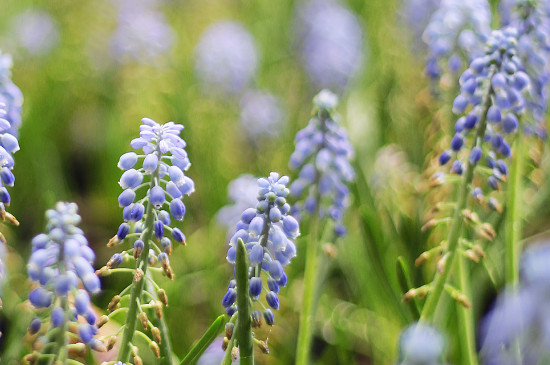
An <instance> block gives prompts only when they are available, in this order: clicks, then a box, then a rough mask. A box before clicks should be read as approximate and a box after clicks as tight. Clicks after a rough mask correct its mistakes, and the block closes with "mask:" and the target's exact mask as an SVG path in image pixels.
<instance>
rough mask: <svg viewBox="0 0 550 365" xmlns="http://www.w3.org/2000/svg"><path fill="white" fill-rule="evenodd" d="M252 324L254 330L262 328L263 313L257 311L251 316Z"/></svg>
mask: <svg viewBox="0 0 550 365" xmlns="http://www.w3.org/2000/svg"><path fill="white" fill-rule="evenodd" d="M250 317H251V318H250V319H251V322H252V328H260V327H262V313H261V312H260V311H259V310H255V311H253V312H252V313H251V314H250Z"/></svg>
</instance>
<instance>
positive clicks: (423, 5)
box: [401, 0, 441, 50]
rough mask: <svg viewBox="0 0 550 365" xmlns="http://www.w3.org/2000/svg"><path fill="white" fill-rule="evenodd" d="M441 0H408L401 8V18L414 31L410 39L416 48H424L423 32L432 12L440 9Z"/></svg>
mask: <svg viewBox="0 0 550 365" xmlns="http://www.w3.org/2000/svg"><path fill="white" fill-rule="evenodd" d="M440 4H441V0H406V1H404V2H403V8H402V9H401V18H402V19H403V20H404V22H405V24H406V25H407V27H408V28H409V29H410V30H411V31H412V35H411V37H410V40H411V41H412V42H413V48H414V50H423V49H424V48H426V44H425V43H424V42H422V41H421V39H422V34H423V33H424V30H425V29H426V26H427V25H428V22H429V21H430V18H431V16H432V14H433V13H434V12H435V11H436V10H437V9H439V5H440Z"/></svg>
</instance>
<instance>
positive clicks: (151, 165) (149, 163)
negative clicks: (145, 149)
mask: <svg viewBox="0 0 550 365" xmlns="http://www.w3.org/2000/svg"><path fill="white" fill-rule="evenodd" d="M158 163H159V158H158V156H157V155H156V154H153V153H152V154H149V155H147V156H145V159H144V160H143V170H145V172H148V173H152V172H153V171H155V170H156V169H157V166H158Z"/></svg>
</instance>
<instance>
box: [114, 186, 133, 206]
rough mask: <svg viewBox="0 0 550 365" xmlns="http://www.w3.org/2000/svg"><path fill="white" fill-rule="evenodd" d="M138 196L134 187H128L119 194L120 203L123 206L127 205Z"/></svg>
mask: <svg viewBox="0 0 550 365" xmlns="http://www.w3.org/2000/svg"><path fill="white" fill-rule="evenodd" d="M135 198H136V193H135V191H134V190H132V189H126V190H124V191H123V192H122V193H120V195H119V196H118V205H119V206H120V207H121V208H122V207H127V206H128V205H130V204H132V203H133V202H134V199H135Z"/></svg>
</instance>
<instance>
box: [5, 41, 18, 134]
mask: <svg viewBox="0 0 550 365" xmlns="http://www.w3.org/2000/svg"><path fill="white" fill-rule="evenodd" d="M12 65H13V63H12V59H11V56H10V55H8V54H5V53H4V54H2V52H1V51H0V104H3V105H4V108H5V113H4V115H2V116H0V117H2V118H3V119H4V120H5V121H7V122H8V123H9V126H7V125H5V124H4V125H2V131H7V132H8V133H10V134H12V135H14V136H17V135H18V130H19V127H20V126H21V111H22V106H23V94H22V93H21V90H19V88H18V87H17V86H16V85H15V84H14V83H13V82H12V81H11V79H10V77H11V67H12ZM6 127H7V128H6Z"/></svg>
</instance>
